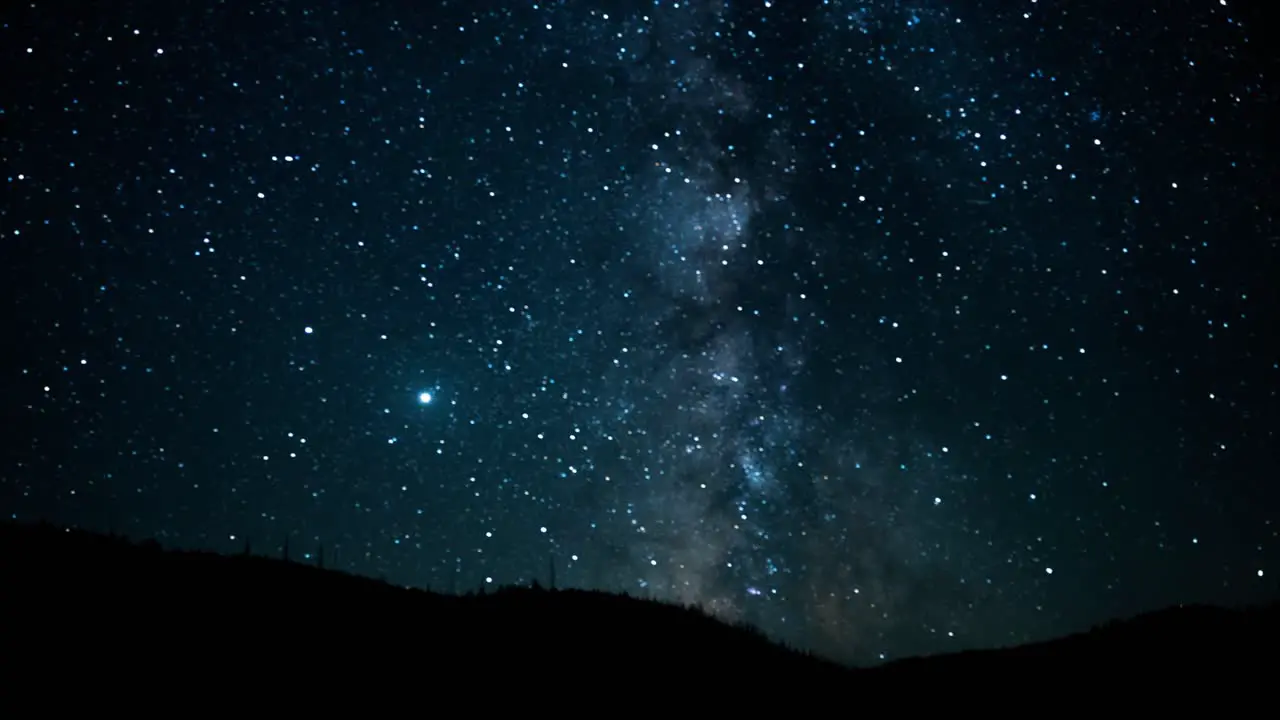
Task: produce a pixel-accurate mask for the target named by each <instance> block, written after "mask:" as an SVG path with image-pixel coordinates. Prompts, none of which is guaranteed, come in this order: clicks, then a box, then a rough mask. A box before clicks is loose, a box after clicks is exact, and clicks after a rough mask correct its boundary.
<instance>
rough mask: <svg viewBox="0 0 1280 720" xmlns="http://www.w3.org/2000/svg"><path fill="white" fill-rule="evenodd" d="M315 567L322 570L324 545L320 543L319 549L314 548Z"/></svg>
mask: <svg viewBox="0 0 1280 720" xmlns="http://www.w3.org/2000/svg"><path fill="white" fill-rule="evenodd" d="M316 567H318V568H320V569H321V570H323V569H324V543H320V547H318V548H316Z"/></svg>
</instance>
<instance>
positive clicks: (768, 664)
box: [0, 523, 1280, 701]
mask: <svg viewBox="0 0 1280 720" xmlns="http://www.w3.org/2000/svg"><path fill="white" fill-rule="evenodd" d="M0 617H2V618H3V619H2V620H0V641H2V642H3V644H2V645H0V647H3V649H4V652H5V656H6V657H5V659H6V661H7V662H6V665H5V667H14V666H15V665H14V664H13V663H12V661H13V660H14V659H15V658H16V659H18V660H21V661H25V665H26V666H27V667H28V669H30V668H41V667H43V668H54V667H56V668H57V672H59V673H62V674H65V673H66V672H68V667H69V665H68V663H71V664H72V665H75V664H78V665H80V666H81V667H82V668H85V669H86V672H90V673H94V674H98V675H101V674H103V673H110V672H112V670H113V668H112V663H113V660H115V659H123V660H125V661H126V663H132V662H136V660H135V659H136V658H148V659H149V660H150V661H156V660H160V661H162V664H163V665H165V666H167V667H169V668H170V669H172V670H175V671H176V669H178V668H201V670H200V671H201V672H210V670H209V668H213V667H219V666H220V665H221V664H222V663H230V665H229V666H224V667H223V669H224V671H225V670H226V669H227V667H235V668H242V669H244V670H245V671H246V672H247V671H248V668H250V667H257V668H262V667H270V666H278V669H279V671H280V672H282V673H284V672H286V671H291V672H294V673H306V672H323V673H339V674H341V675H342V676H343V677H350V675H349V673H350V672H359V671H361V670H364V671H368V672H374V671H375V669H376V671H377V672H379V673H386V672H400V673H410V674H411V675H412V676H413V677H417V678H422V677H429V678H430V679H431V681H432V682H433V683H441V682H444V683H450V682H455V681H456V682H462V681H464V680H467V681H471V680H474V679H475V678H477V677H485V678H489V680H490V681H493V680H497V679H500V678H504V677H522V678H524V679H526V680H527V679H530V678H545V679H548V681H550V679H552V678H559V679H562V680H564V681H565V682H575V683H581V682H589V683H605V684H608V685H609V686H612V687H620V686H622V685H626V684H628V683H639V684H641V685H643V684H645V683H654V682H660V683H663V685H664V687H666V688H667V690H666V691H664V692H680V691H678V690H676V689H675V688H676V687H684V688H686V691H687V692H689V693H691V694H697V695H705V693H706V692H708V691H714V689H715V688H716V687H718V685H717V684H718V683H723V682H732V684H733V686H734V687H736V688H738V690H728V689H727V688H726V692H741V691H742V689H743V688H746V689H750V690H752V691H756V690H760V691H763V689H764V688H775V687H785V688H787V689H788V691H789V692H793V693H805V692H810V693H816V694H815V695H812V696H810V697H817V696H818V694H820V695H823V696H830V697H834V696H836V695H835V694H837V693H847V692H852V691H857V692H858V693H861V695H860V696H861V697H864V698H865V697H869V696H871V695H877V693H880V694H884V693H891V692H895V691H894V690H892V688H907V687H917V686H918V685H917V684H918V683H919V681H922V680H928V681H930V682H931V683H934V682H937V683H950V684H953V685H954V684H956V683H958V682H960V681H963V682H964V683H965V684H966V685H965V687H967V688H968V690H967V692H969V693H976V692H979V691H980V688H982V687H987V686H988V685H990V684H991V683H992V682H995V681H996V680H997V679H998V680H999V681H1001V682H1003V681H1007V680H1009V679H1011V678H1014V677H1017V678H1020V679H1027V678H1035V679H1038V681H1039V682H1040V683H1041V684H1049V685H1053V684H1061V683H1067V682H1076V680H1077V679H1079V678H1086V677H1087V678H1092V679H1094V680H1095V681H1096V682H1097V683H1098V684H1096V685H1094V686H1091V687H1090V688H1084V689H1083V690H1082V691H1084V692H1088V691H1090V690H1098V689H1100V688H1101V687H1104V686H1105V687H1110V688H1112V690H1111V692H1115V691H1117V688H1119V689H1123V688H1125V687H1128V688H1133V687H1136V686H1138V685H1141V684H1144V683H1151V682H1157V681H1158V682H1169V681H1174V680H1179V679H1180V678H1184V677H1186V678H1194V679H1195V680H1196V681H1197V683H1198V685H1195V686H1194V687H1196V688H1200V689H1204V688H1207V687H1210V686H1214V687H1217V686H1220V685H1222V684H1224V683H1229V684H1233V685H1236V686H1241V685H1242V684H1246V683H1247V682H1248V679H1249V678H1261V677H1262V676H1263V673H1264V672H1265V671H1267V670H1273V669H1274V668H1275V667H1276V662H1275V660H1274V659H1273V658H1274V654H1273V653H1274V650H1275V647H1276V641H1277V639H1280V612H1278V610H1277V607H1276V606H1271V607H1268V608H1263V609H1252V610H1226V609H1220V608H1211V607H1188V608H1177V609H1171V610H1166V611H1162V612H1158V613H1152V614H1150V615H1145V616H1142V617H1139V618H1136V619H1133V620H1129V621H1124V622H1116V623H1111V624H1108V625H1107V626H1105V627H1101V628H1097V629H1095V630H1093V631H1091V632H1088V633H1082V634H1079V635H1075V636H1071V637H1068V638H1063V639H1061V640H1055V641H1052V642H1046V643H1040V644H1035V645H1028V646H1024V647H1019V648H1012V649H1004V650H991V651H980V652H970V653H960V654H956V655H947V656H940V657H933V658H925V659H917V660H906V661H901V662H895V663H891V664H889V665H885V666H883V667H879V668H872V669H863V670H851V669H846V668H842V667H840V666H837V665H835V664H833V663H829V662H826V661H823V660H821V659H818V658H815V657H813V656H810V655H807V654H804V653H799V652H795V651H793V650H790V649H787V648H784V647H781V646H779V645H776V644H774V643H771V642H769V641H768V640H767V639H766V638H765V637H764V636H763V635H761V634H760V633H758V632H756V631H754V630H752V629H750V628H744V627H732V626H729V625H725V624H723V623H721V622H719V621H717V620H715V619H713V618H710V617H708V616H706V615H705V614H703V613H702V612H700V611H698V610H695V609H690V608H683V607H678V606H674V605H669V604H665V603H659V602H653V601H648V600H640V599H636V598H630V597H625V596H620V595H613V594H608V593H601V592H589V591H581V590H543V589H534V588H508V589H504V590H500V591H497V592H493V593H486V594H472V595H465V596H453V595H442V594H438V593H431V592H427V591H422V590H410V589H405V588H401V587H396V586H393V585H389V584H387V583H384V582H381V581H378V580H373V579H369V578H364V577H358V576H354V575H349V574H346V573H342V572H336V571H332V570H322V569H320V568H317V567H313V566H310V565H303V564H300V563H291V562H285V561H283V560H277V559H268V558H263V557H256V556H249V555H234V556H227V555H218V554H214V553H204V552H179V551H171V550H163V549H161V548H160V547H159V545H157V544H155V543H134V542H130V541H128V540H125V539H122V538H117V537H112V536H104V535H98V534H92V533H87V532H82V531H72V530H65V529H58V528H54V527H52V526H48V525H39V526H31V525H20V524H14V523H3V524H0ZM99 663H101V666H99V665H98V664H99ZM23 664H24V663H19V666H21V665H23ZM397 669H398V670H397ZM150 672H154V671H150ZM384 677H385V675H384ZM753 683H759V685H753ZM600 686H601V687H603V686H604V685H600ZM1182 689H1184V690H1185V689H1186V688H1182ZM1258 690H1259V691H1260V690H1261V688H1260V686H1259V687H1258ZM438 691H439V690H438ZM443 691H445V692H447V691H448V690H447V686H446V688H445V690H443ZM738 700H739V701H740V700H741V698H739V699H738Z"/></svg>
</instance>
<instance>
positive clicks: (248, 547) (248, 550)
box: [244, 539, 253, 556]
mask: <svg viewBox="0 0 1280 720" xmlns="http://www.w3.org/2000/svg"><path fill="white" fill-rule="evenodd" d="M244 554H245V556H249V555H252V554H253V541H252V540H248V539H246V540H245V541H244Z"/></svg>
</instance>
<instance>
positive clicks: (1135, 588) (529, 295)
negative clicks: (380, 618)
mask: <svg viewBox="0 0 1280 720" xmlns="http://www.w3.org/2000/svg"><path fill="white" fill-rule="evenodd" d="M430 5H431V7H430V8H427V7H426V6H425V5H420V4H415V3H410V2H395V1H389V2H381V3H367V2H346V1H345V0H332V1H330V2H305V1H303V0H279V1H275V2H267V3H250V4H235V3H232V4H215V5H208V4H200V3H189V2H181V1H179V2H172V3H167V4H165V5H163V6H155V5H153V4H148V3H133V2H122V3H113V4H112V5H111V7H110V8H93V9H92V10H90V9H88V8H85V7H81V6H80V5H76V6H75V7H74V10H71V9H68V10H66V11H61V10H59V9H58V7H57V6H58V3H33V4H27V5H22V6H14V7H8V8H6V9H5V10H3V11H2V12H0V19H3V39H4V42H3V43H2V44H0V47H3V50H0V52H3V53H5V59H4V61H3V62H4V64H5V67H8V68H19V69H20V71H19V72H17V73H16V74H15V76H14V77H13V78H11V82H10V83H9V85H8V87H7V89H5V90H3V91H0V118H2V120H3V124H4V132H3V137H0V159H2V160H3V164H4V168H5V170H4V173H5V177H4V178H3V181H4V183H5V201H4V203H3V204H2V205H0V237H2V239H3V251H2V252H3V255H2V256H0V258H2V263H0V267H3V270H4V273H5V274H4V276H3V277H4V284H5V287H8V288H10V293H11V297H12V300H11V302H10V307H11V309H12V310H13V311H14V312H13V314H12V315H11V316H10V318H11V319H10V320H9V321H7V323H6V325H5V327H4V330H5V332H4V337H5V338H6V340H5V342H6V344H7V347H8V348H9V351H8V352H7V353H6V357H7V359H8V361H7V362H6V363H5V366H4V379H3V385H0V387H3V389H4V395H3V407H4V423H5V425H4V427H5V428H6V429H7V432H6V434H7V436H8V437H7V442H6V444H5V445H6V453H5V456H4V458H3V464H0V510H3V511H4V513H5V515H6V516H9V517H13V518H17V519H22V520H37V519H51V520H55V521H57V522H63V523H69V524H75V525H80V526H85V527H90V528H94V529H102V530H113V531H117V532H125V533H128V534H130V535H134V536H137V537H152V536H155V537H158V538H159V539H161V540H162V541H163V542H166V543H168V544H171V545H175V546H180V547H201V548H214V549H218V550H224V551H231V550H238V549H240V547H241V546H242V545H243V544H244V543H245V542H252V543H253V544H254V546H255V547H257V548H261V549H263V550H262V551H263V552H275V551H276V550H275V549H276V548H279V547H281V546H282V545H283V544H284V542H285V540H286V538H288V540H289V542H290V543H291V545H292V546H293V547H295V548H299V547H300V548H307V549H310V548H319V547H320V546H323V547H324V548H325V552H326V557H327V558H328V559H329V562H330V564H333V565H336V566H339V567H342V568H344V569H348V570H352V571H355V572H360V573H365V574H369V575H375V576H383V577H386V578H388V579H390V580H392V581H394V582H398V583H403V584H410V585H416V586H424V587H431V588H433V589H437V590H444V591H450V592H455V591H458V592H460V591H466V590H471V589H475V588H477V587H480V586H486V585H490V586H497V585H503V584H511V583H525V582H529V581H531V580H534V579H538V580H541V581H542V582H546V581H547V580H548V578H549V575H550V572H551V568H552V567H554V568H555V574H556V577H557V582H558V583H559V584H560V585H562V586H575V587H589V588H602V589H607V590H614V591H622V592H628V593H633V594H639V595H645V596H649V597H655V598H660V599H664V600H671V601H678V602H685V603H694V604H699V605H701V606H703V607H705V608H706V609H707V610H709V611H711V612H713V613H715V614H717V615H719V616H720V617H723V618H725V619H727V620H733V621H746V622H750V623H753V624H755V625H758V626H760V627H761V628H762V629H764V630H765V631H766V632H768V633H769V634H770V635H772V636H774V637H776V638H778V639H780V640H784V641H787V642H789V643H792V644H795V645H798V646H800V647H804V648H807V649H812V650H816V651H818V652H821V653H824V654H828V655H830V656H833V657H836V658H839V659H841V660H850V661H858V662H867V661H876V660H879V659H884V658H893V657H900V656H903V655H907V654H914V653H923V652H941V651H947V650H957V649H962V648H969V647H979V646H991V645H1005V644H1010V643H1016V642H1023V641H1027V640H1030V639H1035V638H1043V637H1047V636H1051V635H1055V634H1061V633H1066V632H1071V631H1075V630H1079V629H1082V628H1083V627H1085V626H1087V625H1089V624H1091V623H1096V622H1100V621H1103V620H1106V619H1110V618H1113V617H1117V616H1121V615H1126V614H1131V613H1135V612H1139V611H1142V610H1147V609H1152V608H1155V607H1159V606H1162V605H1167V604H1171V603H1176V602H1188V601H1207V602H1224V603H1237V602H1247V601H1255V600H1259V599H1263V598H1268V597H1273V596H1274V594H1275V592H1276V590H1277V588H1276V585H1275V579H1274V578H1275V576H1276V574H1277V573H1276V572H1274V571H1273V569H1272V568H1273V566H1274V563H1275V558H1276V552H1277V526H1276V521H1275V510H1276V507H1277V497H1276V491H1275V488H1274V483H1272V482H1270V481H1269V480H1268V478H1271V477H1274V463H1275V460H1276V457H1275V448H1276V447H1277V446H1280V442H1278V441H1277V438H1276V426H1277V416H1276V415H1277V407H1278V406H1277V403H1276V393H1277V388H1278V387H1280V356H1277V354H1276V343H1275V338H1274V335H1275V328H1276V327H1278V326H1280V325H1277V322H1278V318H1277V315H1276V312H1275V309H1276V308H1277V307H1280V298H1277V294H1276V284H1275V278H1276V277H1280V275H1277V272H1280V263H1278V262H1277V259H1278V258H1280V252H1278V250H1277V240H1276V238H1277V232H1276V225H1275V222H1274V218H1273V208H1274V207H1275V203H1274V198H1273V197H1270V195H1269V193H1270V188H1272V187H1274V186H1275V184H1276V178H1275V174H1274V173H1275V168H1276V167H1277V162H1276V154H1275V151H1274V139H1273V138H1272V137H1271V136H1270V131H1269V126H1268V124H1267V122H1266V119H1265V118H1266V112H1267V108H1269V107H1274V102H1275V100H1276V97H1275V92H1276V91H1275V88H1274V85H1273V84H1272V83H1273V81H1272V80H1271V79H1270V78H1272V77H1274V76H1275V72H1274V70H1275V67H1274V62H1273V61H1271V60H1268V59H1267V58H1266V57H1265V56H1264V55H1265V54H1264V53H1263V52H1262V50H1260V49H1259V48H1260V46H1261V45H1263V44H1264V43H1263V42H1262V41H1260V40H1259V39H1258V37H1259V36H1258V34H1257V33H1258V30H1257V29H1256V28H1255V26H1254V24H1253V23H1252V22H1250V20H1249V18H1247V17H1244V16H1242V15H1241V14H1240V13H1239V11H1238V10H1237V8H1235V7H1234V6H1233V5H1232V4H1230V3H1227V2H1221V1H1220V0H1178V2H1174V3H1172V4H1171V5H1169V7H1167V8H1166V7H1164V6H1162V7H1161V8H1159V9H1156V8H1153V7H1147V6H1145V5H1143V4H1140V3H1102V2H1092V1H1088V2H1083V3H1070V4H1066V3H1055V2H1045V1H1044V0H1040V1H1036V0H1017V1H1010V2H987V1H985V0H965V1H964V2H942V1H941V0H918V2H896V1H895V2H890V1H888V0H885V1H877V0H827V1H825V2H789V1H788V2H784V1H783V0H775V1H774V2H764V1H758V2H750V3H741V4H739V3H728V2H721V1H718V0H705V1H704V0H691V1H690V2H668V1H666V0H661V1H659V2H639V1H638V0H637V1H628V0H616V1H615V0H610V1H609V2H600V3H587V2H548V3H542V2H521V3H467V2H461V3H438V4H436V3H432V4H430ZM1268 62H1270V63H1272V64H1271V66H1270V68H1269V69H1268V68H1267V67H1264V66H1265V65H1266V64H1267V63H1268Z"/></svg>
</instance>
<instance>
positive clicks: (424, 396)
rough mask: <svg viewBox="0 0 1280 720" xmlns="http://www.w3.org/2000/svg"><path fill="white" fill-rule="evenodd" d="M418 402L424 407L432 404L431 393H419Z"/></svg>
mask: <svg viewBox="0 0 1280 720" xmlns="http://www.w3.org/2000/svg"><path fill="white" fill-rule="evenodd" d="M418 402H420V403H422V404H423V405H426V404H427V403H430V402H431V393H429V392H420V393H418Z"/></svg>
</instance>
